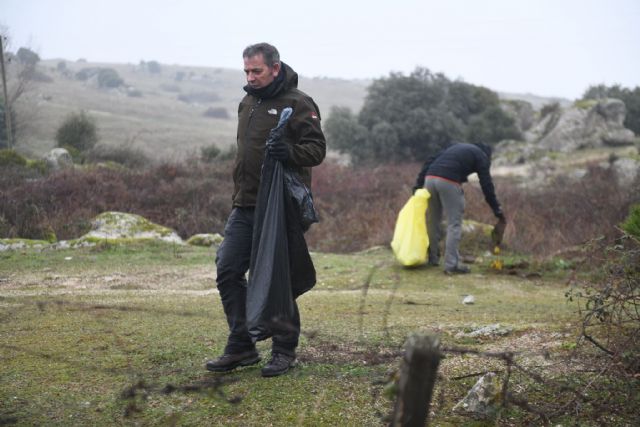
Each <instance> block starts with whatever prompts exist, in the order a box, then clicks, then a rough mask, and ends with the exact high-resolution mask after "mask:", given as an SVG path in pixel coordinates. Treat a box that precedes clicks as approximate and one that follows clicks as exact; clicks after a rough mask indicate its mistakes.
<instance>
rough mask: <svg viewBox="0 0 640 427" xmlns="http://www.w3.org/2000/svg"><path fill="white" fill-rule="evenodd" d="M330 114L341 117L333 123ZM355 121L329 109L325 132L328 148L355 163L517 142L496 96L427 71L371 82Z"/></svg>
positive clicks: (517, 136) (335, 110)
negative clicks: (468, 144)
mask: <svg viewBox="0 0 640 427" xmlns="http://www.w3.org/2000/svg"><path fill="white" fill-rule="evenodd" d="M334 114H338V115H340V118H338V119H335V120H334V117H333V116H334ZM355 121H356V119H355V118H354V116H353V114H351V112H350V111H348V112H347V111H345V110H343V109H333V110H332V111H331V112H330V115H329V118H328V119H327V124H326V125H325V127H327V128H331V129H330V131H329V135H330V137H331V140H332V142H333V144H332V145H333V146H335V147H336V148H338V149H339V150H342V151H345V152H348V153H350V154H351V155H352V157H353V158H354V160H359V161H363V160H377V161H397V160H407V159H420V160H422V159H424V158H425V157H427V156H428V155H429V154H431V153H432V152H435V151H437V150H439V149H441V148H443V147H445V146H446V145H448V144H450V143H451V142H452V141H455V140H461V139H463V138H467V139H470V140H472V141H473V142H476V141H483V142H487V143H496V142H498V141H500V140H502V139H505V138H510V139H520V138H521V135H520V134H519V132H518V130H517V126H516V124H515V122H514V120H513V119H512V118H510V117H509V116H508V115H507V114H506V113H505V112H503V111H502V110H501V108H500V101H499V99H498V96H497V94H496V93H495V92H493V91H491V90H489V89H487V88H484V87H480V86H474V85H470V84H467V83H464V82H460V81H454V82H452V81H450V80H449V79H447V78H446V76H445V75H444V74H440V73H438V74H434V73H432V72H431V71H429V70H428V69H426V68H417V69H416V70H415V71H414V72H413V73H411V74H410V75H409V76H404V75H403V74H401V73H391V74H390V76H389V77H388V78H383V79H379V80H376V81H374V82H373V84H372V85H371V86H370V87H369V88H368V94H367V97H366V99H365V103H364V105H363V107H362V110H361V111H360V114H359V115H358V117H357V122H358V123H359V125H360V126H361V127H363V128H360V127H358V126H356V124H355V123H354V122H355ZM357 138H360V140H357ZM363 138H364V141H362V139H363ZM363 150H365V151H367V152H366V153H365V152H363Z"/></svg>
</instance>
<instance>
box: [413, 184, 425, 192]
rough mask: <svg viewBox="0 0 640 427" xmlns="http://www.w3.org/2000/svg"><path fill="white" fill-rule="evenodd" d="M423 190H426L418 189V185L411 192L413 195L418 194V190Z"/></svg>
mask: <svg viewBox="0 0 640 427" xmlns="http://www.w3.org/2000/svg"><path fill="white" fill-rule="evenodd" d="M421 188H424V187H418V186H417V185H416V186H415V187H413V190H411V194H416V191H417V190H419V189H421Z"/></svg>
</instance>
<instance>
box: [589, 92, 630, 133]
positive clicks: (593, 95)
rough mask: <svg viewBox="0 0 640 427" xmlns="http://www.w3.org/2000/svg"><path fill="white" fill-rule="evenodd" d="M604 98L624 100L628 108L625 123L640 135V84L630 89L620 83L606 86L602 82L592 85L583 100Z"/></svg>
mask: <svg viewBox="0 0 640 427" xmlns="http://www.w3.org/2000/svg"><path fill="white" fill-rule="evenodd" d="M602 98H616V99H619V100H621V101H622V102H624V105H625V107H626V108H627V115H626V117H625V119H624V125H625V127H626V128H627V129H630V130H632V131H633V132H634V133H635V134H636V135H640V86H636V87H635V88H634V89H628V88H625V87H622V86H620V85H613V86H605V85H602V84H601V85H596V86H590V87H589V88H587V90H586V91H585V93H584V95H582V99H583V100H587V99H602Z"/></svg>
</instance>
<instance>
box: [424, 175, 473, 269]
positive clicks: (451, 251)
mask: <svg viewBox="0 0 640 427" xmlns="http://www.w3.org/2000/svg"><path fill="white" fill-rule="evenodd" d="M424 186H425V188H426V189H427V191H429V194H430V195H431V197H430V198H429V207H428V208H427V233H428V234H429V264H438V263H439V261H440V249H439V243H440V240H441V238H442V225H441V224H442V215H443V213H444V215H446V219H447V240H446V242H445V250H444V269H445V270H451V269H453V268H455V267H457V266H458V264H460V263H461V262H460V253H459V252H458V246H459V245H460V238H461V237H462V215H463V214H464V191H463V190H462V185H460V184H456V183H453V182H450V181H445V180H443V179H438V178H427V179H426V181H425V183H424Z"/></svg>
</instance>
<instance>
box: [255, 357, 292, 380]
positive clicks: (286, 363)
mask: <svg viewBox="0 0 640 427" xmlns="http://www.w3.org/2000/svg"><path fill="white" fill-rule="evenodd" d="M295 365H296V357H295V356H290V355H288V354H284V353H273V354H272V355H271V360H270V361H269V363H267V364H266V365H265V367H264V368H262V376H263V377H277V376H278V375H282V374H284V373H286V372H287V371H288V370H289V369H290V368H293V367H294V366H295Z"/></svg>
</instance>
